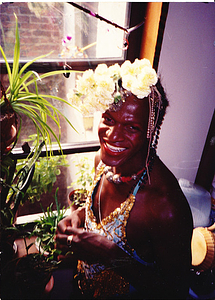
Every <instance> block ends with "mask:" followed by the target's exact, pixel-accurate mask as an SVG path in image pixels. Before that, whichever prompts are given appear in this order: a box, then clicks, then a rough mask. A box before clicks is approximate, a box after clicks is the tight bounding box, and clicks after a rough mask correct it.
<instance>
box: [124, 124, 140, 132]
mask: <svg viewBox="0 0 215 300" xmlns="http://www.w3.org/2000/svg"><path fill="white" fill-rule="evenodd" d="M127 130H128V131H130V132H137V131H139V127H137V126H132V125H129V126H127Z"/></svg>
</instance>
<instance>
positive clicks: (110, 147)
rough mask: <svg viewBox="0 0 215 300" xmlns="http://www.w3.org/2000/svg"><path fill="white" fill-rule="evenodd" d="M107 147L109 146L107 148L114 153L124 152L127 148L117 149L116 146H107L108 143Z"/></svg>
mask: <svg viewBox="0 0 215 300" xmlns="http://www.w3.org/2000/svg"><path fill="white" fill-rule="evenodd" d="M106 145H107V147H108V148H109V149H110V150H111V151H113V152H122V151H124V150H126V148H122V147H115V146H112V145H110V144H107V143H106Z"/></svg>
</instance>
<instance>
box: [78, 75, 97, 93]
mask: <svg viewBox="0 0 215 300" xmlns="http://www.w3.org/2000/svg"><path fill="white" fill-rule="evenodd" d="M76 84H77V90H78V92H79V93H81V94H86V93H87V92H88V91H89V90H90V89H92V88H94V87H95V85H96V81H95V78H94V73H93V70H87V71H85V72H84V74H83V75H82V76H80V75H79V76H78V80H77V81H76Z"/></svg>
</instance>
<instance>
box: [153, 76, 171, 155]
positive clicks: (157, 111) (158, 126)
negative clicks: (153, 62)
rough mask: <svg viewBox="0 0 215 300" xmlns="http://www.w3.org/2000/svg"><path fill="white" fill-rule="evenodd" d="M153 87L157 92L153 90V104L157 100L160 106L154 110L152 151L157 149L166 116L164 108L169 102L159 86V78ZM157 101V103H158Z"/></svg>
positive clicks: (160, 85)
mask: <svg viewBox="0 0 215 300" xmlns="http://www.w3.org/2000/svg"><path fill="white" fill-rule="evenodd" d="M155 86H156V90H157V91H156V90H155V102H156V98H157V99H159V100H160V106H159V107H156V108H155V118H156V119H157V122H156V124H155V129H154V136H153V139H152V144H151V146H152V147H153V148H154V149H156V148H157V144H158V139H159V135H160V129H161V125H162V123H163V120H164V116H165V114H166V108H167V107H168V105H169V101H168V99H167V96H166V93H165V91H164V88H163V86H162V84H161V81H160V78H159V79H158V81H157V83H156V85H155ZM159 94H160V95H159ZM159 100H158V101H157V102H159Z"/></svg>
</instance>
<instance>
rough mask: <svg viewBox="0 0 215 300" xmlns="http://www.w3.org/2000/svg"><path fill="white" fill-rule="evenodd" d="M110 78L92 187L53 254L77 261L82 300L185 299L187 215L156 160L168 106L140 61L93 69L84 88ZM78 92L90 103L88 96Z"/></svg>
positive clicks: (179, 195)
mask: <svg viewBox="0 0 215 300" xmlns="http://www.w3.org/2000/svg"><path fill="white" fill-rule="evenodd" d="M102 70H103V72H102ZM111 72H112V73H113V72H114V75H113V74H112V75H111V76H109V77H111V78H112V80H113V81H114V92H113V93H112V94H111V95H112V96H111V97H112V101H113V100H114V101H113V103H111V104H110V103H108V108H107V109H106V110H105V112H104V113H103V114H102V118H101V122H100V124H99V129H98V134H99V140H100V145H101V147H100V150H99V152H98V153H97V155H96V157H95V170H96V174H95V175H96V176H95V183H94V187H93V189H92V191H91V193H90V195H89V197H88V200H87V203H86V206H85V207H84V208H79V209H78V210H76V211H75V212H73V213H72V214H71V216H69V217H67V218H65V219H64V220H62V221H61V222H60V223H59V225H58V229H57V234H56V243H57V247H58V248H59V249H60V250H62V256H61V259H63V258H65V256H64V255H63V254H65V253H66V252H68V251H70V253H72V255H68V256H67V258H68V257H69V258H70V259H78V274H79V276H78V279H79V287H80V289H81V291H82V293H83V295H84V298H89V299H93V298H102V299H111V298H112V299H116V298H122V299H126V298H130V299H138V298H139V299H145V298H147V299H150V298H151V299H156V298H157V299H186V297H187V295H188V289H189V270H190V265H191V236H192V229H193V223H192V216H191V212H190V209H189V205H188V203H187V201H186V199H185V197H184V195H183V193H182V191H181V189H180V187H179V185H178V182H177V180H176V178H175V177H174V175H173V174H172V173H171V172H170V170H168V168H167V167H166V166H165V165H164V164H163V163H162V161H161V160H160V159H159V157H158V156H157V155H156V146H157V142H158V137H159V131H160V126H161V124H162V121H163V117H164V114H165V111H166V107H167V105H168V101H167V99H166V97H165V93H164V91H163V88H162V86H161V84H160V81H159V80H158V78H157V75H156V73H155V71H154V70H153V69H152V67H151V66H150V64H149V62H148V61H147V60H145V59H144V60H135V62H134V63H133V64H131V63H130V62H127V61H126V62H125V63H124V64H123V65H122V66H121V68H120V67H119V66H118V65H115V66H114V67H110V68H106V67H104V66H102V67H101V66H99V67H98V69H97V70H95V73H93V74H94V77H93V80H95V82H94V85H92V84H91V86H93V88H94V87H95V86H96V84H97V88H98V86H99V85H101V86H103V87H104V85H102V84H101V81H102V80H103V82H108V80H107V77H106V80H105V76H106V75H107V74H111ZM98 74H100V76H103V77H104V78H103V79H101V78H100V77H99V76H97V77H96V75H98ZM104 74H106V75H105V76H104ZM88 75H90V76H86V77H85V78H84V76H83V77H82V78H79V80H82V82H81V84H82V87H83V82H84V80H86V79H87V82H89V81H90V80H89V79H91V83H92V72H90V74H88ZM109 77H108V79H109ZM98 82H99V83H98ZM79 88H81V85H80V84H79ZM112 88H113V87H112ZM104 89H105V87H104ZM85 92H86V94H87V93H88V94H90V95H91V99H92V91H90V92H89V89H86V88H85ZM94 93H95V95H98V93H96V92H95V90H94ZM102 97H103V98H105V97H106V96H104V94H100V98H99V99H102ZM109 98H110V97H109ZM85 99H86V102H87V98H85ZM101 102H102V101H101ZM105 103H106V102H105ZM91 104H92V102H91ZM101 104H102V105H103V104H104V102H102V103H101ZM97 107H98V106H97Z"/></svg>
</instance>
